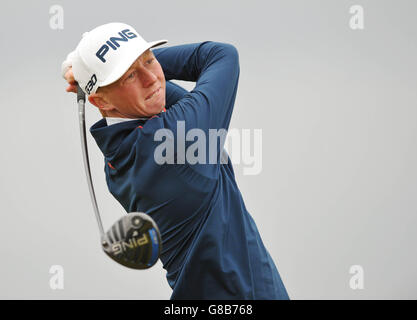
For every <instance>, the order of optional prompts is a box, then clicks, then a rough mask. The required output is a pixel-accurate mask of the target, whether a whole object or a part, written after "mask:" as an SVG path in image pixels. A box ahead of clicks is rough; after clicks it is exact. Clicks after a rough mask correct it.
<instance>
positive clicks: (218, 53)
mask: <svg viewBox="0 0 417 320" xmlns="http://www.w3.org/2000/svg"><path fill="white" fill-rule="evenodd" d="M153 52H154V55H155V57H156V59H157V60H158V61H159V63H160V64H161V66H162V69H163V71H164V75H165V79H166V80H171V79H177V80H184V81H193V82H196V85H195V87H194V89H193V90H192V91H191V92H189V93H187V94H186V95H184V97H183V98H182V99H181V100H180V101H178V102H177V103H176V104H175V105H173V107H172V108H171V110H170V112H169V113H168V114H167V121H172V122H173V123H174V122H176V121H179V120H184V121H185V127H186V129H192V128H199V129H202V130H204V131H208V129H220V128H223V129H226V130H227V129H228V127H229V123H230V118H231V115H232V111H233V106H234V102H235V98H236V92H237V87H238V80H239V72H240V69H239V55H238V52H237V49H236V48H235V47H234V46H233V45H231V44H227V43H220V42H213V41H205V42H201V43H192V44H185V45H178V46H172V47H167V48H159V49H155V50H153Z"/></svg>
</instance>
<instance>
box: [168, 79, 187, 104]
mask: <svg viewBox="0 0 417 320" xmlns="http://www.w3.org/2000/svg"><path fill="white" fill-rule="evenodd" d="M165 91H166V93H165V94H166V101H165V107H166V108H167V109H169V108H170V107H171V106H172V105H174V104H176V103H177V102H178V101H179V100H181V99H182V98H183V97H184V95H185V94H187V93H188V91H187V90H185V89H184V88H183V87H181V86H179V85H177V84H176V83H174V82H171V81H167V82H166V89H165Z"/></svg>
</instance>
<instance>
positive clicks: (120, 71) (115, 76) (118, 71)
mask: <svg viewBox="0 0 417 320" xmlns="http://www.w3.org/2000/svg"><path fill="white" fill-rule="evenodd" d="M167 42H168V40H158V41H152V42H148V45H147V46H145V47H144V48H142V49H141V50H139V52H138V53H135V54H132V55H131V56H130V58H128V59H124V60H123V61H122V62H121V63H120V64H119V65H118V66H117V67H116V68H115V70H114V71H113V72H112V73H111V74H110V75H109V76H108V77H107V79H105V80H104V81H103V82H101V83H100V84H99V87H104V86H107V85H109V84H112V83H114V82H116V81H117V80H119V79H120V78H121V77H122V76H123V75H124V74H125V72H126V71H127V70H129V68H130V66H131V65H132V63H133V62H135V61H136V59H137V58H138V57H140V55H141V54H142V53H144V52H145V51H146V50H148V49H150V48H154V47H157V46H159V45H161V44H165V43H167Z"/></svg>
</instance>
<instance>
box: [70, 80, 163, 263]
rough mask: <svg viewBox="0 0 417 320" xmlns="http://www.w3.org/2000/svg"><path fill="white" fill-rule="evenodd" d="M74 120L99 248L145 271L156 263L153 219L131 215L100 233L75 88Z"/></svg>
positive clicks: (157, 239)
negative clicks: (76, 124) (78, 123)
mask: <svg viewBox="0 0 417 320" xmlns="http://www.w3.org/2000/svg"><path fill="white" fill-rule="evenodd" d="M77 102H78V116H79V122H80V136H81V147H82V151H83V160H84V169H85V173H86V176H87V183H88V188H89V191H90V196H91V202H92V203H93V208H94V213H95V216H96V220H97V224H98V227H99V230H100V236H101V245H102V248H103V250H104V252H105V253H106V254H107V255H108V256H109V257H110V258H112V259H113V260H114V261H116V262H117V263H120V264H121V265H124V266H125V267H128V268H132V269H148V268H150V267H152V266H153V265H154V264H155V263H156V262H157V261H158V259H159V255H160V253H161V242H162V241H161V235H160V233H159V229H158V226H157V225H156V223H155V221H153V219H152V218H151V217H150V216H148V215H146V214H145V213H142V212H131V213H129V214H127V215H126V216H124V217H122V218H120V219H119V220H118V221H116V222H115V223H114V224H113V226H112V227H111V228H110V229H109V231H107V232H106V233H105V232H104V229H103V224H102V222H101V218H100V212H99V210H98V206H97V200H96V196H95V193H94V187H93V182H92V178H91V171H90V162H89V158H88V149H87V138H86V128H85V93H84V92H83V91H82V89H81V88H80V86H79V85H77Z"/></svg>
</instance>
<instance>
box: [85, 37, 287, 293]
mask: <svg viewBox="0 0 417 320" xmlns="http://www.w3.org/2000/svg"><path fill="white" fill-rule="evenodd" d="M153 52H154V55H155V57H156V58H157V60H158V61H159V63H160V64H161V66H162V69H163V71H164V74H165V78H166V80H167V82H166V84H167V85H166V112H161V113H160V114H158V115H155V116H153V117H151V118H148V119H136V120H132V121H125V122H121V123H117V124H113V125H110V126H108V125H107V123H106V120H105V119H102V120H100V121H98V122H97V123H95V124H94V125H93V126H92V127H91V129H90V132H91V134H92V135H93V137H94V138H95V140H96V142H97V145H98V146H99V148H100V150H101V151H102V152H103V154H104V160H105V174H106V181H107V185H108V188H109V191H110V192H111V193H112V194H113V196H114V197H115V198H116V199H117V200H118V201H119V202H120V204H121V205H122V206H123V207H124V209H125V210H126V211H127V212H144V213H146V214H148V215H150V216H151V217H152V218H153V219H154V220H155V222H156V223H157V225H158V227H159V230H160V232H161V237H162V252H161V256H160V259H161V261H162V264H163V267H164V269H166V270H167V280H168V283H169V285H170V286H171V288H172V289H173V292H172V296H171V299H289V297H288V294H287V291H286V289H285V286H284V284H283V282H282V280H281V278H280V275H279V273H278V270H277V268H276V266H275V264H274V262H273V260H272V259H271V256H270V254H269V253H268V251H267V249H266V248H265V246H264V244H263V242H262V239H261V236H260V234H259V232H258V229H257V227H256V224H255V222H254V221H253V219H252V217H251V215H250V214H249V212H248V211H247V210H246V207H245V203H244V201H243V199H242V195H241V193H240V191H239V188H238V186H237V184H236V181H235V175H234V172H233V167H232V164H231V161H230V159H229V157H228V155H227V153H226V151H225V150H224V149H223V143H222V140H221V138H220V137H218V138H217V140H215V139H212V140H211V142H210V139H209V136H210V132H209V130H210V129H216V130H220V129H226V130H227V129H228V127H229V123H230V118H231V115H232V111H233V107H234V102H235V98H236V92H237V88H238V80H239V71H240V67H239V55H238V51H237V50H236V48H235V47H234V46H233V45H231V44H226V43H219V42H213V41H206V42H201V43H192V44H185V45H178V46H172V47H165V48H158V49H154V50H153ZM172 79H177V80H185V81H193V82H196V85H195V88H194V89H193V90H192V91H191V92H188V91H186V90H184V89H183V88H181V87H180V86H178V85H175V84H173V83H172V82H170V81H169V80H172ZM178 124H181V126H179V125H178ZM195 128H198V129H199V130H201V131H200V132H204V133H205V135H206V137H207V139H206V140H205V144H204V145H205V146H206V150H205V152H203V151H202V150H200V151H201V152H203V153H202V154H204V153H205V158H206V159H207V161H199V162H198V163H195V162H192V161H189V159H188V158H187V157H186V156H184V155H185V154H186V152H187V150H188V148H189V147H192V145H193V143H194V140H193V141H188V140H186V141H184V140H185V139H184V137H181V135H182V133H181V132H183V131H184V130H185V132H186V133H187V132H189V131H190V130H191V129H195ZM161 129H166V130H165V131H161ZM167 131H169V132H171V133H172V134H171V135H165V136H164V137H165V138H164V139H165V140H163V141H162V140H161V139H159V140H158V139H156V138H155V137H156V134H157V132H159V133H161V132H167ZM178 134H179V135H180V138H179V139H178ZM164 142H165V143H168V142H169V143H172V144H173V145H174V149H173V150H174V161H170V162H174V163H164V164H160V163H158V161H157V160H158V159H159V160H161V155H159V156H158V155H157V154H160V150H161V144H162V143H164ZM200 142H201V141H200ZM210 148H211V149H210ZM210 150H211V151H210ZM213 150H216V153H215V156H216V161H210V160H209V156H212V155H213ZM171 151H172V149H171ZM200 151H199V152H200ZM166 152H168V150H166ZM209 154H211V155H209ZM165 155H166V154H165ZM222 157H224V158H223V159H228V161H227V163H224V162H225V161H220V159H221V158H222Z"/></svg>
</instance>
